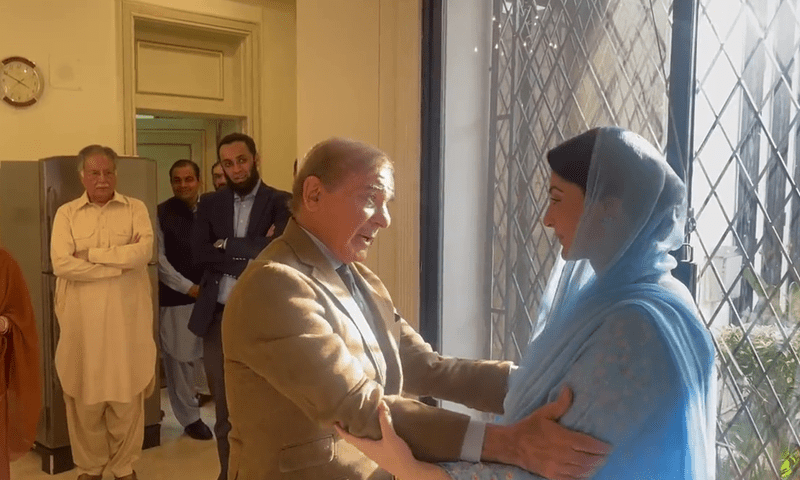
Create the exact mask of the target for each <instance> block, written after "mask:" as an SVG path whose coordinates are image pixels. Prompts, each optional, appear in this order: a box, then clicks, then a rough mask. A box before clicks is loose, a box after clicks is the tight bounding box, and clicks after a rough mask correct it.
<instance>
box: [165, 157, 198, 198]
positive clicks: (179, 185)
mask: <svg viewBox="0 0 800 480" xmlns="http://www.w3.org/2000/svg"><path fill="white" fill-rule="evenodd" d="M169 183H170V185H171V186H172V193H173V194H174V195H175V198H177V199H178V200H181V201H183V202H184V203H187V204H190V205H193V204H194V202H195V201H196V200H197V192H198V191H199V190H200V181H199V179H198V178H197V175H196V174H195V172H194V168H193V167H192V166H191V165H185V166H183V167H177V168H173V169H172V175H171V176H170V178H169Z"/></svg>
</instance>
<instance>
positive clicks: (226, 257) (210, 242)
mask: <svg viewBox="0 0 800 480" xmlns="http://www.w3.org/2000/svg"><path fill="white" fill-rule="evenodd" d="M233 195H234V194H233V190H231V189H229V188H227V187H223V188H221V189H220V190H218V191H216V192H211V193H207V194H205V195H203V196H201V197H200V201H199V202H198V203H197V219H196V221H195V222H194V226H193V228H192V258H193V261H194V263H195V264H197V265H200V266H201V267H202V268H203V278H202V280H201V281H200V296H199V297H198V298H197V302H195V306H194V309H193V310H192V316H191V318H190V319H189V330H191V331H192V332H193V333H194V334H195V335H197V336H200V337H202V336H205V334H206V333H207V332H208V329H209V326H210V325H211V323H212V322H213V321H214V310H215V308H216V305H217V296H218V295H219V282H220V279H221V278H222V276H223V275H230V276H232V277H234V278H239V275H240V274H241V273H242V272H243V271H244V269H245V267H247V263H248V262H249V261H250V260H252V259H254V258H256V257H257V256H258V254H259V253H261V250H263V249H264V248H265V247H266V246H267V245H268V244H269V242H271V241H272V239H274V238H277V237H279V236H280V235H281V233H283V229H284V228H285V227H286V223H287V222H288V221H289V217H290V213H289V199H290V198H291V194H290V193H289V192H284V191H281V190H277V189H275V188H272V187H270V186H268V185H267V184H265V183H264V182H261V185H260V187H259V189H258V192H257V193H256V198H255V200H254V202H253V209H252V210H251V211H250V223H249V224H248V226H247V234H246V235H245V236H244V237H239V238H237V237H234V229H233ZM273 226H274V229H273V228H272V227H273ZM270 229H272V231H271V232H270ZM267 233H269V234H270V235H269V236H267ZM225 238H227V243H226V246H225V249H224V250H220V249H218V248H215V247H214V242H216V241H217V240H219V239H225Z"/></svg>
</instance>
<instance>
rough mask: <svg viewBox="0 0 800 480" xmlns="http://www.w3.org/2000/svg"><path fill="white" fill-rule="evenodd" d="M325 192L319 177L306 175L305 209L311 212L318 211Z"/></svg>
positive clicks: (304, 190) (304, 182)
mask: <svg viewBox="0 0 800 480" xmlns="http://www.w3.org/2000/svg"><path fill="white" fill-rule="evenodd" d="M323 193H324V191H323V186H322V182H321V181H320V179H319V178H318V177H315V176H313V175H309V176H308V177H306V179H305V180H303V206H304V207H305V209H306V210H308V211H309V212H315V211H317V210H318V209H319V201H320V199H321V198H322V195H323Z"/></svg>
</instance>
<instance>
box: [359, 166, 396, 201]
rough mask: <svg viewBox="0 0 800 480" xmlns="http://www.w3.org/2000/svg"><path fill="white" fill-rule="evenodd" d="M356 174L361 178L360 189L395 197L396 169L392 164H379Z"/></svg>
mask: <svg viewBox="0 0 800 480" xmlns="http://www.w3.org/2000/svg"><path fill="white" fill-rule="evenodd" d="M354 176H355V177H357V178H360V179H361V181H360V182H359V186H358V189H360V190H362V191H367V192H375V193H381V194H383V195H386V196H387V197H389V198H390V199H392V198H394V169H393V168H392V166H391V164H383V165H379V166H377V167H376V168H373V169H369V170H367V171H365V172H362V173H360V174H359V173H355V174H354Z"/></svg>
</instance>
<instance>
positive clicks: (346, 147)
mask: <svg viewBox="0 0 800 480" xmlns="http://www.w3.org/2000/svg"><path fill="white" fill-rule="evenodd" d="M384 166H386V167H389V168H390V169H391V170H392V172H394V165H392V161H391V160H390V159H389V156H388V155H386V153H384V152H383V151H381V150H380V149H378V148H375V147H373V146H372V145H368V144H366V143H364V142H359V141H357V140H351V139H349V138H339V137H333V138H329V139H327V140H324V141H322V142H320V143H318V144H316V145H314V146H313V147H312V148H311V150H309V151H308V153H307V154H306V156H305V158H304V159H303V162H302V164H301V165H300V168H299V169H298V171H297V175H295V177H294V183H293V184H292V199H291V200H290V202H289V210H291V212H292V213H293V214H297V213H298V212H299V211H300V207H301V205H302V203H303V184H304V183H305V181H306V178H308V177H317V178H319V179H320V181H321V182H322V184H323V185H324V186H325V188H327V189H331V190H333V189H335V188H337V187H339V185H341V184H342V183H343V181H344V179H345V177H347V175H349V174H351V173H356V172H368V171H373V170H374V171H377V170H378V169H380V168H383V167H384Z"/></svg>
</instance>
